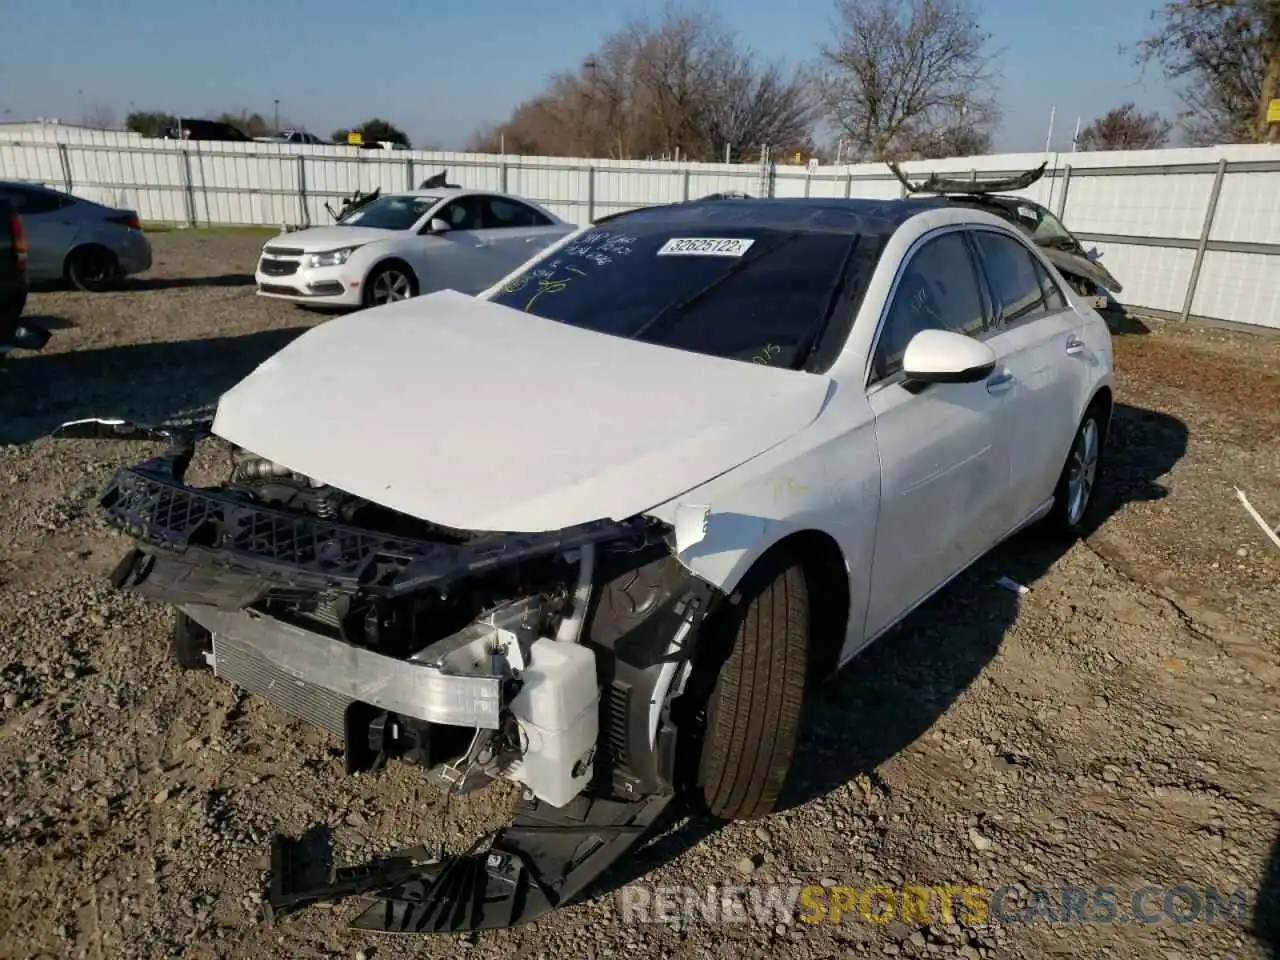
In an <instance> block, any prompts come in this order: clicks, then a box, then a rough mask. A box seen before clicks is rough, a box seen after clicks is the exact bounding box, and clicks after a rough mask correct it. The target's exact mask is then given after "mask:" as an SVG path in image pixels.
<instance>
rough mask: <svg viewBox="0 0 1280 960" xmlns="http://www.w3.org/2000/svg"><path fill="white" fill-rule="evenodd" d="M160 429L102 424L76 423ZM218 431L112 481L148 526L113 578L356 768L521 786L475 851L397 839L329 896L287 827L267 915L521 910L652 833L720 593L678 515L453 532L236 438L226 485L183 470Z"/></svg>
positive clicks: (444, 783) (673, 783) (544, 903)
mask: <svg viewBox="0 0 1280 960" xmlns="http://www.w3.org/2000/svg"><path fill="white" fill-rule="evenodd" d="M146 432H147V431H146V430H145V429H139V428H134V427H132V425H125V424H121V423H119V422H115V423H104V422H89V423H82V424H77V425H68V427H67V428H64V430H63V431H62V435H63V436H137V435H139V433H142V434H144V435H145V434H146ZM207 432H208V427H207V425H202V426H200V427H198V428H197V429H196V430H195V431H194V432H185V433H174V432H168V433H166V432H165V431H160V435H167V436H169V439H171V440H172V441H173V446H172V448H171V449H170V450H169V451H168V452H167V453H165V454H164V455H162V456H159V457H156V458H154V459H151V460H148V461H145V462H143V463H141V464H138V465H136V466H133V467H129V468H126V469H123V470H121V471H120V472H119V473H117V474H116V476H115V477H114V478H112V480H111V481H110V483H109V484H108V485H107V487H106V489H105V490H104V491H103V493H102V496H101V506H102V508H103V510H104V512H105V514H106V517H107V519H108V520H109V521H110V522H111V523H112V524H114V525H116V526H117V527H118V528H120V529H121V530H123V531H124V532H125V533H127V534H129V535H130V536H131V537H133V538H134V540H135V546H134V548H133V549H131V550H130V552H129V553H128V554H127V555H126V556H125V557H124V558H123V559H122V560H121V562H120V564H119V565H118V567H117V569H116V571H115V573H114V575H113V583H114V584H115V585H116V586H117V587H118V588H120V589H124V590H129V591H132V592H136V593H138V594H139V595H141V596H143V597H146V598H148V599H151V600H154V601H157V602H162V603H165V604H169V605H172V606H174V607H175V608H177V610H179V611H180V618H179V619H180V622H181V623H182V624H183V627H182V633H183V635H184V637H185V638H186V640H187V642H188V645H189V646H191V645H192V644H194V646H195V648H196V649H195V651H194V652H195V654H196V655H195V656H194V657H192V656H191V653H192V651H191V650H190V649H189V650H188V658H189V660H190V663H189V665H197V664H198V663H199V662H200V661H202V662H203V664H204V665H207V666H208V667H210V668H211V669H212V671H213V673H214V674H215V675H217V676H218V677H220V678H222V679H224V680H227V681H229V682H231V683H233V684H235V685H236V686H238V687H241V688H242V689H245V690H246V691H248V692H249V693H251V694H254V695H256V696H259V697H261V698H263V699H265V700H267V701H269V702H271V703H272V704H274V705H275V706H276V707H278V708H279V709H281V710H283V711H285V712H287V713H289V714H292V715H294V716H296V717H299V718H301V719H303V720H305V721H307V722H309V723H311V724H313V725H315V726H317V727H319V728H321V729H324V730H327V731H328V732H330V733H331V734H332V735H334V736H335V737H338V738H340V739H341V740H342V742H343V744H344V752H345V761H346V767H347V769H348V771H356V770H367V769H377V768H379V767H380V766H381V765H382V764H383V763H385V762H386V761H388V760H390V759H402V760H407V761H410V762H414V763H417V764H420V765H421V766H422V767H423V768H425V775H426V777H427V778H428V779H429V780H431V781H432V782H433V783H434V784H436V785H437V786H438V787H440V788H441V789H443V790H446V791H448V792H467V791H470V790H474V789H477V788H479V787H482V786H484V785H485V784H486V783H488V782H490V781H491V780H493V779H497V778H502V779H507V780H511V781H514V782H516V783H519V784H522V785H523V786H524V787H525V788H526V792H525V798H526V799H525V800H524V802H523V803H522V804H521V807H520V809H519V810H518V811H517V815H516V818H515V821H514V823H513V824H512V825H511V826H510V827H507V828H504V830H502V831H499V833H498V834H497V835H496V836H494V837H491V838H488V844H487V845H486V849H484V850H477V851H476V852H474V853H472V854H469V855H465V856H463V857H453V858H439V857H434V858H433V857H431V856H428V855H425V854H424V852H423V851H417V852H405V853H404V854H401V855H396V856H393V857H391V858H388V859H385V860H381V861H378V862H376V863H375V864H371V865H368V866H365V867H361V868H353V869H352V870H346V871H339V873H338V876H337V878H336V879H335V880H334V881H333V882H332V883H330V884H326V885H324V886H322V887H320V888H314V889H307V888H299V887H298V885H297V882H298V880H297V877H298V874H297V871H295V870H294V869H293V862H294V853H293V848H292V847H291V845H290V841H287V840H284V839H278V840H277V842H276V845H275V848H274V851H273V868H272V877H271V880H270V883H269V886H268V890H267V897H266V900H267V903H268V905H269V908H270V909H271V910H273V911H275V913H276V915H279V914H280V913H285V912H288V911H289V910H292V909H295V908H296V907H298V906H301V905H305V904H306V903H308V902H313V901H315V900H318V899H338V898H341V897H345V896H350V895H353V894H362V895H364V896H372V897H374V898H375V899H377V900H378V901H379V902H378V904H375V906H374V907H372V908H370V910H368V911H366V912H365V913H364V914H362V915H361V917H360V919H359V920H358V921H357V925H359V926H364V927H369V928H373V929H395V930H400V931H412V930H452V931H457V930H465V929H475V928H481V927H490V926H506V925H510V924H513V923H519V922H523V921H525V920H528V919H532V918H533V917H535V916H537V915H539V914H540V913H542V912H545V911H546V910H549V909H552V908H553V907H554V906H556V905H557V904H559V903H561V902H563V901H564V900H565V899H567V898H568V897H570V896H572V895H573V894H574V893H576V892H577V891H578V890H580V889H581V888H582V887H583V886H585V885H586V884H587V883H589V882H590V881H591V880H592V879H593V878H594V877H595V876H597V875H598V874H599V873H600V872H602V871H603V870H604V869H605V868H606V867H607V866H608V865H609V864H610V863H612V862H613V861H614V860H616V859H617V857H618V856H621V855H622V854H623V853H624V852H625V851H626V850H627V849H628V848H629V847H630V846H631V845H632V844H633V843H634V842H635V840H636V839H638V837H639V836H640V835H641V834H642V833H643V831H644V829H645V828H646V827H647V826H648V825H649V824H650V823H651V822H652V821H653V820H654V818H656V816H657V815H658V813H659V812H660V811H661V810H662V808H663V807H665V805H666V804H667V803H668V802H669V801H670V799H671V798H672V796H673V795H674V794H675V792H676V790H677V788H678V783H677V781H678V773H677V759H676V733H677V728H678V727H679V726H680V725H681V723H682V722H685V721H686V720H688V718H689V717H691V716H692V714H693V712H694V711H693V709H692V708H688V707H686V708H684V713H683V714H682V713H681V710H682V706H681V703H680V701H681V696H682V690H683V685H684V683H685V681H686V680H687V679H688V676H689V674H690V671H691V650H692V644H693V639H694V637H695V636H696V634H697V627H698V625H699V624H700V623H701V621H702V620H703V618H704V617H705V616H706V615H707V613H708V612H709V611H710V610H711V609H712V607H713V605H714V603H715V602H716V601H717V600H718V598H717V597H716V596H715V595H714V590H713V589H712V588H711V587H710V586H709V585H707V584H705V583H703V582H702V581H700V580H698V579H697V578H696V577H694V576H693V575H692V574H690V573H689V572H688V571H687V570H685V568H683V567H682V566H681V565H680V564H679V563H678V562H677V561H676V560H675V558H674V557H673V556H672V554H671V550H670V545H669V537H670V534H671V531H670V530H669V529H667V528H666V527H665V526H664V525H663V524H661V523H659V522H657V521H655V520H652V519H648V518H643V517H639V518H633V519H631V520H627V521H620V522H619V521H612V520H602V521H598V522H594V523H586V524H581V525H578V526H574V527H570V528H566V529H563V530H557V531H554V532H548V533H531V534H503V533H490V532H483V531H465V530H456V529H451V528H446V527H441V526H438V525H434V524H432V523H430V522H427V521H423V520H419V519H416V518H412V517H408V516H405V515H403V514H398V513H395V512H394V511H391V510H388V509H386V508H384V507H380V506H377V505H375V504H372V503H369V502H367V501H364V500H361V499H360V498H358V497H354V496H350V495H348V494H346V493H343V492H342V491H339V490H335V489H332V488H331V487H328V486H327V485H325V484H324V483H323V482H322V481H319V480H316V479H312V478H308V477H301V476H298V475H296V474H294V473H292V472H290V471H288V470H287V469H286V468H283V467H280V466H278V465H277V464H273V463H271V462H269V461H265V460H262V459H261V458H257V457H254V456H252V455H251V454H249V453H247V452H245V451H241V450H236V449H232V450H231V451H230V452H231V453H232V466H231V468H230V475H229V477H228V478H227V479H226V480H225V482H222V483H219V484H216V485H212V486H204V487H201V486H195V485H192V484H188V483H186V482H185V481H184V476H185V474H186V472H187V470H188V467H189V465H190V463H191V460H192V457H193V455H194V453H195V450H196V443H197V440H203V438H204V437H205V436H207ZM209 442H211V443H222V441H219V440H216V439H212V440H210V441H209ZM682 717H683V718H684V720H682ZM592 838H594V839H592Z"/></svg>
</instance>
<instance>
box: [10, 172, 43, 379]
mask: <svg viewBox="0 0 1280 960" xmlns="http://www.w3.org/2000/svg"><path fill="white" fill-rule="evenodd" d="M26 306H27V237H26V231H25V230H24V229H23V226H22V218H21V217H19V216H18V214H17V211H15V210H14V209H13V205H12V204H11V203H9V201H8V200H6V199H5V198H4V197H0V357H3V356H5V355H6V354H7V353H8V352H9V351H10V350H13V349H15V348H17V347H21V348H22V349H24V350H39V349H40V348H41V347H43V346H44V345H45V343H47V342H48V340H49V332H48V331H47V330H45V329H44V328H42V327H38V326H36V325H35V324H33V323H23V322H22V311H23V310H25V309H26Z"/></svg>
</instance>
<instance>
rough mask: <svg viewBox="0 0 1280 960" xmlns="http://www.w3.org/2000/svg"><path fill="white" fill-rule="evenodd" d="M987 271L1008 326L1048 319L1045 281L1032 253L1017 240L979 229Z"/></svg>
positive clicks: (1004, 320)
mask: <svg viewBox="0 0 1280 960" xmlns="http://www.w3.org/2000/svg"><path fill="white" fill-rule="evenodd" d="M974 239H975V240H976V241H977V243H978V251H979V253H980V254H981V257H982V264H983V268H984V269H985V271H986V274H987V279H988V280H990V281H991V289H992V292H993V293H994V294H995V298H996V307H997V309H999V311H1000V322H1001V323H1002V324H1003V325H1004V326H1010V325H1012V324H1015V323H1022V322H1023V321H1025V320H1034V319H1035V318H1036V317H1042V316H1044V315H1045V314H1046V313H1047V312H1048V311H1047V309H1046V307H1045V301H1044V289H1043V287H1042V286H1041V283H1042V280H1041V278H1040V277H1039V276H1038V275H1037V274H1036V267H1037V266H1038V264H1036V263H1035V261H1034V259H1033V258H1032V256H1031V253H1030V252H1029V251H1028V250H1027V248H1026V247H1024V246H1023V245H1022V244H1021V243H1019V242H1018V241H1017V240H1014V239H1013V238H1012V237H1008V236H1005V235H1004V234H1000V233H996V232H994V231H992V230H975V231H974Z"/></svg>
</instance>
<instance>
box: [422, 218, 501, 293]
mask: <svg viewBox="0 0 1280 960" xmlns="http://www.w3.org/2000/svg"><path fill="white" fill-rule="evenodd" d="M483 200H484V198H483V197H480V196H477V195H474V194H469V195H467V196H462V197H458V198H457V199H456V200H451V201H449V202H448V203H446V204H445V205H444V206H442V207H440V208H439V209H438V210H436V212H435V213H434V214H432V219H433V220H443V221H444V222H445V223H447V224H449V229H448V230H447V231H446V232H444V233H436V234H431V233H428V234H426V235H424V236H423V237H422V247H421V253H420V256H419V258H418V262H417V263H414V264H413V267H414V272H415V273H417V275H418V291H419V293H424V294H425V293H432V292H434V291H436V290H457V291H458V292H459V293H467V294H471V295H473V296H474V295H475V294H477V293H479V292H480V291H482V290H484V289H485V288H486V287H488V286H489V285H490V284H491V283H492V282H493V281H494V280H496V279H498V278H499V277H501V276H502V275H503V274H504V273H505V271H502V270H499V269H498V268H497V265H496V264H495V251H494V249H493V243H492V239H491V238H490V237H488V236H487V235H486V234H487V233H488V231H486V230H485V229H484V217H485V207H484V202H483ZM430 228H431V224H430V221H428V222H427V224H425V225H424V226H423V227H422V230H423V231H429V230H430ZM495 271H497V272H495Z"/></svg>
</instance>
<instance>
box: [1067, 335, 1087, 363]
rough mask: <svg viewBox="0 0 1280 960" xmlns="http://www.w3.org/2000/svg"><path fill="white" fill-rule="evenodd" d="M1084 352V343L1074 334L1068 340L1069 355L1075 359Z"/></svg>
mask: <svg viewBox="0 0 1280 960" xmlns="http://www.w3.org/2000/svg"><path fill="white" fill-rule="evenodd" d="M1083 352H1084V341H1083V340H1081V339H1080V338H1079V337H1077V336H1076V335H1075V334H1072V335H1071V336H1069V337H1068V338H1067V354H1068V356H1072V357H1074V356H1075V355H1076V354H1079V353H1083Z"/></svg>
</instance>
